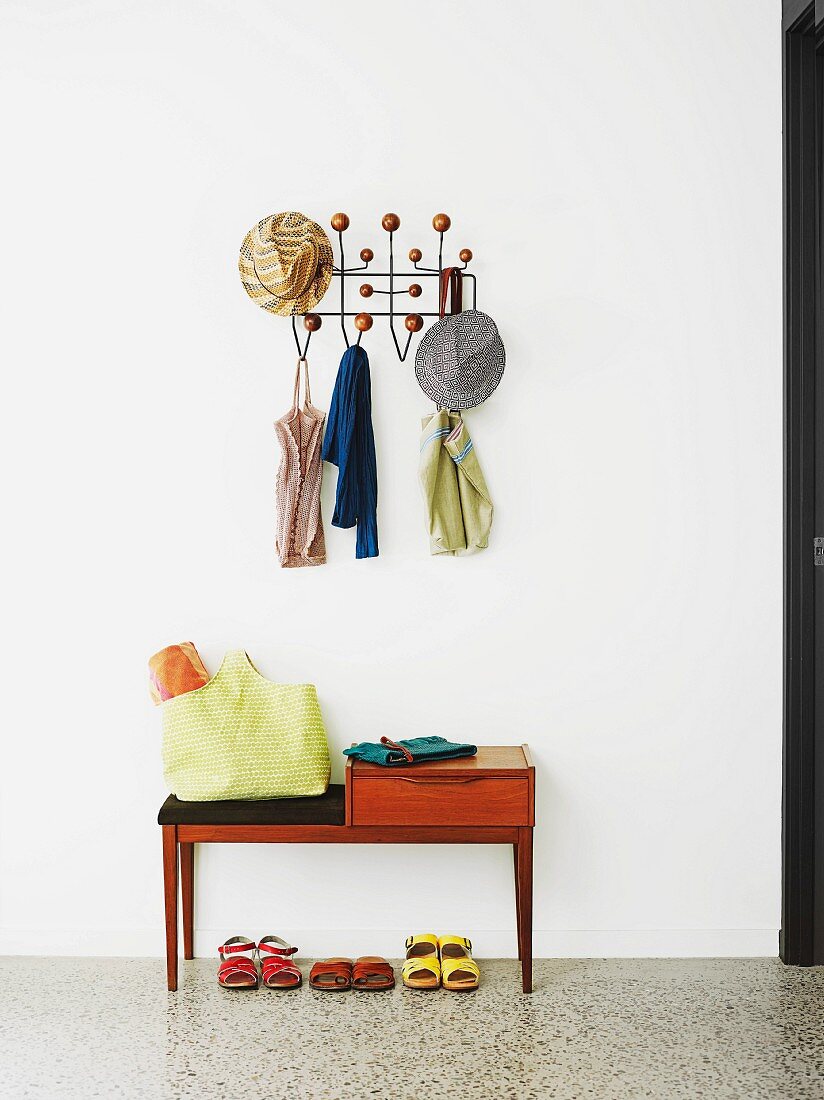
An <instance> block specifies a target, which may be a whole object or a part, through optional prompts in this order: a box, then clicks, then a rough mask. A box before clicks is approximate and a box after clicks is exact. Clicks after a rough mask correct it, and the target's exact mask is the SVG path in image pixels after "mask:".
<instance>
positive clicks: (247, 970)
mask: <svg viewBox="0 0 824 1100" xmlns="http://www.w3.org/2000/svg"><path fill="white" fill-rule="evenodd" d="M217 953H218V955H220V958H221V960H222V961H221V964H220V966H219V967H218V968H217V984H218V985H222V986H223V988H224V989H257V987H258V971H257V967H256V966H255V956H256V955H257V947H256V945H255V944H254V943H253V942H252V941H251V940H250V939H249V938H248V936H232V937H231V938H230V939H228V940H227V941H226V943H223V944H221V945H220V947H219V948H218V949H217Z"/></svg>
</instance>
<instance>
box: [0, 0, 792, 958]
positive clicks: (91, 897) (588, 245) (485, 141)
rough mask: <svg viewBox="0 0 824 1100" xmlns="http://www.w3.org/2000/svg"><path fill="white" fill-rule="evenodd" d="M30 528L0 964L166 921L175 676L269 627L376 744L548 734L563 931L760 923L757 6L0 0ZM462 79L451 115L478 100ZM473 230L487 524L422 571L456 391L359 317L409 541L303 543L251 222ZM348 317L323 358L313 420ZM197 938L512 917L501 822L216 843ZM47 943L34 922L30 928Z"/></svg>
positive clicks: (373, 240) (289, 351)
mask: <svg viewBox="0 0 824 1100" xmlns="http://www.w3.org/2000/svg"><path fill="white" fill-rule="evenodd" d="M0 61H1V62H2V63H1V64H0V88H2V98H3V102H4V104H5V109H4V111H3V118H2V123H0V125H1V126H2V132H3V147H4V150H5V152H6V153H7V154H9V153H10V154H11V155H10V156H9V155H7V156H6V157H4V160H5V168H4V169H3V173H2V176H0V189H2V192H3V194H2V203H1V204H0V218H2V223H3V224H2V241H3V261H2V276H0V277H1V278H2V285H0V302H2V312H3V322H2V327H1V328H0V339H2V344H3V360H4V364H5V368H6V369H5V372H4V384H3V390H4V408H5V416H4V424H3V431H2V448H3V455H2V459H3V469H4V473H5V475H6V477H7V479H8V484H7V488H6V490H5V511H6V520H7V523H6V534H5V539H4V549H5V551H6V554H7V564H6V565H5V568H4V572H3V577H4V581H5V584H6V587H7V593H6V595H5V597H4V614H3V618H4V630H3V645H4V650H5V664H4V668H5V670H6V692H5V706H4V712H5V719H6V720H5V723H4V725H5V738H4V750H3V762H2V785H3V791H2V873H1V874H0V890H2V897H1V898H0V950H6V951H11V952H16V951H22V952H33V951H42V950H44V949H47V950H49V951H51V952H57V953H60V952H65V953H71V952H80V953H121V952H122V953H148V954H159V953H160V952H161V950H162V902H161V861H160V834H159V830H158V828H157V826H156V824H155V815H156V812H157V808H158V806H159V805H160V802H161V801H162V799H163V797H164V795H165V793H166V792H165V788H164V784H163V779H162V774H161V767H160V715H159V713H158V711H156V710H155V709H154V708H153V707H152V706H151V704H150V702H149V699H148V691H147V683H146V660H147V658H148V657H149V655H150V654H151V653H153V652H154V651H155V650H157V649H159V648H160V647H161V646H163V645H166V644H168V643H170V642H176V641H180V640H183V639H189V638H191V639H192V640H194V641H195V643H196V644H197V646H198V647H199V648H200V651H201V653H202V655H203V656H204V659H205V660H206V662H207V664H208V666H209V667H210V668H211V669H212V670H215V669H216V667H217V664H218V661H219V659H220V657H221V655H222V653H223V652H224V650H225V649H227V648H231V647H237V646H243V647H246V648H247V649H248V650H249V652H250V653H251V654H252V656H253V658H254V660H255V661H256V662H257V663H258V665H259V667H260V668H261V669H262V671H263V672H264V673H265V674H266V675H267V676H269V677H272V678H282V679H284V680H290V679H293V678H298V679H301V680H303V679H307V678H310V679H312V680H314V681H315V683H316V684H317V686H318V690H319V692H320V697H321V700H322V705H323V709H324V712H325V716H326V719H327V723H328V729H329V736H330V740H331V743H332V748H333V755H334V758H335V765H334V775H335V778H337V779H340V778H341V775H342V758H341V757H340V755H339V752H340V749H341V748H342V747H343V746H344V745H345V744H347V743H348V742H349V741H350V740H352V739H353V738H370V737H374V738H377V737H378V736H380V735H381V734H384V733H388V734H390V735H392V736H395V737H400V736H403V735H412V734H415V733H420V732H443V733H445V734H447V735H454V736H458V737H466V738H469V739H471V740H474V741H477V742H481V743H496V742H511V741H521V740H526V741H529V743H530V745H531V746H532V749H533V752H534V755H535V758H536V761H537V766H538V806H537V815H538V822H539V825H538V829H537V835H536V844H537V848H536V900H535V926H536V936H535V946H536V952H537V953H538V954H547V955H563V954H580V955H584V954H593V953H594V954H624V953H630V954H640V955H643V954H658V953H664V954H714V953H720V954H725V953H730V954H750V953H755V954H760V953H763V954H767V953H774V952H775V951H776V944H777V937H776V929H777V927H778V920H779V834H780V815H779V811H780V807H779V787H780V724H781V714H780V673H781V670H780V653H781V637H780V588H781V583H780V524H781V498H780V468H781V450H780V402H781V368H780V363H781V347H780V328H781V321H780V231H781V226H780V79H779V66H780V56H779V10H778V4H777V3H775V2H773V0H759V2H757V3H755V2H753V0H724V2H719V0H692V2H691V3H690V4H689V5H684V4H678V5H665V4H661V3H659V2H654V0H623V2H617V3H616V2H615V0H601V2H591V3H588V4H569V3H566V2H564V3H562V2H561V0H550V2H548V3H546V4H541V5H539V4H509V5H505V6H504V5H499V4H495V3H493V2H492V0H488V2H483V3H469V2H459V3H452V4H448V5H445V4H440V3H434V2H424V3H418V4H416V5H414V6H413V7H412V8H410V7H409V6H408V5H404V6H395V5H387V4H381V3H375V2H369V3H360V4H356V5H355V4H340V3H333V2H331V0H327V2H322V3H315V4H313V5H311V6H306V7H301V6H299V5H298V6H296V5H294V4H285V3H271V2H268V3H259V2H255V3H245V4H237V3H231V2H229V0H211V2H208V3H203V2H194V0H186V2H182V0H177V2H175V3H171V4H169V3H160V2H154V0H150V2H143V3H116V2H108V3H106V2H100V0H90V2H88V3H83V4H79V3H74V4H65V3H47V2H40V3H35V2H26V3H23V2H22V0H18V2H16V3H7V4H5V5H4V6H3V9H2V12H0ZM456 85H457V86H458V87H459V89H460V93H459V98H460V100H461V101H462V102H463V106H462V107H461V109H460V110H457V109H456V108H454V107H452V106H451V104H452V103H454V101H455V99H456V91H455V87H456ZM292 208H294V209H299V210H302V211H304V212H305V213H307V214H309V215H310V216H312V217H315V218H316V219H317V220H319V221H321V222H322V223H323V224H324V225H325V224H328V218H329V216H330V214H331V213H332V212H333V211H334V210H345V211H348V213H349V214H350V216H351V219H352V226H351V229H350V231H349V233H348V235H347V243H348V245H349V248H350V250H351V252H352V254H353V255H354V254H356V252H357V250H359V249H360V248H361V247H363V246H364V245H369V246H371V247H372V248H374V249H375V251H376V254H377V255H378V257H381V256H382V255H383V249H384V247H385V245H386V236H385V234H384V233H383V232H382V230H381V229H380V227H379V223H380V216H381V215H382V214H383V213H384V212H386V211H388V210H396V211H397V212H398V213H399V214H400V215H401V218H402V222H403V224H402V228H401V231H400V233H399V234H398V247H399V252H400V254H401V255H405V253H406V251H407V250H408V248H409V247H411V246H412V245H418V246H420V247H421V248H423V249H424V250H425V253H426V254H427V258H431V257H432V248H433V243H434V241H435V235H434V233H433V232H432V230H431V228H430V219H431V216H432V214H434V213H435V212H436V211H438V210H445V211H447V212H448V213H450V214H451V216H452V218H453V229H452V231H451V232H450V233H449V234H448V237H447V244H448V254H449V256H453V255H455V254H456V253H457V250H458V249H459V248H461V247H464V246H469V247H471V248H472V249H473V250H474V251H475V256H476V261H475V263H474V264H473V269H474V271H475V272H476V274H477V276H478V280H479V288H480V293H479V305H480V306H481V307H482V308H484V309H486V310H488V311H489V312H490V313H492V314H493V316H494V317H495V318H496V319H497V320H498V322H499V325H500V328H501V331H502V334H503V337H504V340H505V342H506V346H507V353H508V366H507V371H506V375H505V377H504V381H503V384H502V385H501V387H500V389H499V390H498V391H497V393H496V394H495V395H494V398H493V399H492V400H490V401H489V403H488V405H487V407H484V408H481V409H479V410H477V411H476V412H473V413H472V414H471V418H469V424H470V429H471V432H472V434H473V436H474V438H475V442H476V446H477V449H478V453H479V455H480V457H481V460H482V462H483V465H484V468H485V471H486V474H487V478H488V481H489V485H490V488H491V492H492V494H493V497H494V500H495V503H496V509H497V510H496V517H495V525H494V528H493V533H492V545H491V547H490V549H489V551H488V552H487V553H485V554H483V555H481V556H478V557H477V558H474V559H458V560H440V559H433V558H431V557H430V556H429V554H428V551H427V543H426V538H425V533H424V525H423V517H422V506H421V501H420V499H419V490H418V485H417V472H416V467H417V451H418V447H417V439H418V424H419V418H420V416H421V415H422V413H424V412H425V411H426V409H427V402H426V401H425V400H424V399H423V397H422V394H421V393H420V391H419V390H418V388H417V386H416V383H415V379H414V373H413V370H412V368H411V365H410V363H409V362H408V363H407V364H405V365H403V366H402V365H400V364H399V363H398V361H397V359H396V356H395V353H394V349H393V348H392V345H391V341H390V338H389V334H388V332H387V331H386V330H385V329H384V328H382V327H380V326H379V325H378V324H377V323H376V327H375V329H374V330H373V332H372V333H370V334H369V337H368V339H367V340H366V341H365V344H366V347H367V348H368V351H369V355H370V359H371V364H372V372H373V390H374V403H375V429H376V435H377V447H378V462H379V474H380V511H379V523H380V538H381V556H380V558H379V559H378V560H375V561H355V560H354V537H353V534H352V532H342V531H338V530H335V529H332V528H331V527H330V526H328V521H329V519H330V517H331V511H332V501H333V494H334V481H335V477H334V471H333V470H332V469H331V468H327V475H326V481H325V484H324V507H325V513H326V518H327V539H328V547H329V564H328V565H327V566H326V567H324V568H321V569H315V570H291V571H282V570H280V569H279V568H278V566H277V564H276V562H275V559H274V556H273V550H272V543H273V529H274V503H273V484H274V472H275V466H276V461H277V456H276V451H275V439H274V434H273V431H272V420H273V419H274V418H275V417H276V416H278V415H280V414H281V413H283V412H284V411H285V410H286V408H287V407H288V405H289V403H290V394H291V386H292V371H293V367H294V360H295V354H294V348H293V344H292V336H291V332H290V329H289V324H288V322H285V321H281V320H279V319H276V318H272V317H270V316H269V315H268V314H266V313H264V312H263V311H262V310H259V309H257V308H256V307H255V306H254V305H253V304H252V302H251V301H250V300H249V299H248V298H247V297H246V295H245V294H244V293H243V290H242V288H241V286H240V282H239V279H238V274H237V269H236V260H237V252H238V248H239V245H240V242H241V239H242V237H243V235H244V233H245V232H246V230H247V229H248V227H249V226H251V225H252V224H253V223H254V222H255V221H256V220H257V219H259V218H261V217H263V216H264V215H266V214H269V213H273V212H275V211H277V210H281V209H292ZM341 351H342V342H341V339H340V335H339V333H336V331H335V328H334V325H333V324H331V323H327V325H326V326H325V327H324V329H323V331H322V332H321V333H320V334H319V335H318V336H317V337H315V339H314V340H313V343H312V348H311V353H312V354H311V357H310V358H311V367H312V380H313V394H314V396H315V398H316V403H317V404H319V405H320V406H321V407H323V408H328V403H329V397H330V393H331V389H332V385H333V381H334V377H335V371H336V369H337V364H338V361H339V358H340V354H341ZM198 875H199V878H200V893H199V900H198V908H197V925H198V929H199V931H198V937H197V941H198V951H199V953H204V954H208V955H211V954H212V953H213V951H214V947H215V945H216V944H217V943H219V942H220V937H222V936H223V935H224V934H227V933H234V932H243V933H247V934H250V935H254V934H258V935H259V934H263V933H265V932H275V933H280V934H283V935H287V936H293V937H295V941H296V942H298V943H299V944H300V946H301V948H302V949H303V950H304V952H306V953H318V954H321V953H327V952H335V951H337V950H344V951H350V950H369V949H371V950H380V951H385V952H387V953H389V954H398V953H399V952H400V948H401V937H402V936H403V935H405V934H406V933H407V932H409V931H416V930H419V929H427V928H432V929H435V930H447V929H454V930H460V931H466V932H468V933H469V934H471V935H472V936H473V938H474V939H475V941H476V944H477V949H478V953H479V954H481V955H483V954H491V953H498V954H511V953H513V952H514V947H515V942H514V933H513V931H512V926H513V921H514V917H513V899H512V884H511V854H510V852H509V851H507V850H504V849H497V848H488V849H485V848H476V849H460V848H454V849H416V848H403V849H398V850H392V849H368V850H367V849H363V848H360V847H354V848H346V847H343V848H337V847H325V848H324V847H321V848H311V847H306V848H298V847H294V848H289V849H283V850H275V849H271V848H257V849H255V848H251V847H247V848H236V847H225V848H216V849H212V850H206V851H203V852H201V853H200V854H199V856H198ZM44 945H47V946H44Z"/></svg>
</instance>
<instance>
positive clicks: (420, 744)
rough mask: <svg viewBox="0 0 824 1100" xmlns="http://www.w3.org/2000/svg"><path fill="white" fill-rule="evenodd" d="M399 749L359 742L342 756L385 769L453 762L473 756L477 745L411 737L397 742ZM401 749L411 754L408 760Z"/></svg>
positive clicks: (441, 738) (442, 739)
mask: <svg viewBox="0 0 824 1100" xmlns="http://www.w3.org/2000/svg"><path fill="white" fill-rule="evenodd" d="M397 745H398V746H399V747H393V746H394V742H392V743H390V744H388V745H377V744H375V743H374V742H373V741H361V743H360V744H359V745H353V746H352V747H351V748H349V749H344V750H343V754H344V756H355V757H357V759H358V760H366V761H367V762H368V763H370V764H382V765H384V766H385V767H397V766H398V765H399V764H400V765H405V764H421V763H423V761H425V760H453V759H454V758H455V757H458V756H475V754H476V753H477V751H478V746H477V745H457V744H455V742H454V741H447V740H446V738H445V737H412V738H411V739H410V740H408V741H398V742H397ZM401 748H403V749H406V750H407V752H410V753H411V754H412V759H411V760H408V759H407V757H406V755H405V753H404V752H402V751H401Z"/></svg>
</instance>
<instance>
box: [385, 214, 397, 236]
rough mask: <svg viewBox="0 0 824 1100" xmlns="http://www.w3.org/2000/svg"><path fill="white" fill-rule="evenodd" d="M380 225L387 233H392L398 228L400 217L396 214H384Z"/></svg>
mask: <svg viewBox="0 0 824 1100" xmlns="http://www.w3.org/2000/svg"><path fill="white" fill-rule="evenodd" d="M381 225H382V226H383V228H384V229H385V230H386V232H387V233H394V232H395V230H396V229H400V225H401V219H400V218H399V217H398V215H397V214H384V216H383V217H382V218H381Z"/></svg>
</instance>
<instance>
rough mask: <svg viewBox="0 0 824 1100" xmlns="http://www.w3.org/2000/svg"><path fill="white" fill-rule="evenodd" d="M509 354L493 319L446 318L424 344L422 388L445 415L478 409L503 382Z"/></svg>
mask: <svg viewBox="0 0 824 1100" xmlns="http://www.w3.org/2000/svg"><path fill="white" fill-rule="evenodd" d="M505 365H506V352H505V351H504V344H503V341H502V340H501V337H500V335H499V334H498V328H497V326H496V324H495V322H494V321H493V320H492V318H491V317H490V316H489V315H488V314H486V313H481V311H480V310H479V309H465V310H464V311H463V313H452V314H449V315H448V316H447V317H441V318H440V319H439V320H437V321H436V322H435V324H434V325H432V327H431V328H430V329H428V330H427V331H426V332H425V333H424V335H423V338H422V340H421V342H420V344H418V351H417V354H416V356H415V374H416V375H417V378H418V385H419V386H420V387H421V389H422V390H423V392H424V393H425V394H426V396H427V397H428V398H429V399H430V400H431V401H434V402H435V404H436V405H437V406H438V408H439V409H474V407H475V406H476V405H480V404H481V403H482V402H483V401H486V399H487V397H489V395H490V394H491V393H492V392H493V391H494V390H495V387H496V386H497V385H498V383H499V382H500V380H501V378H502V376H503V373H504V366H505Z"/></svg>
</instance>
